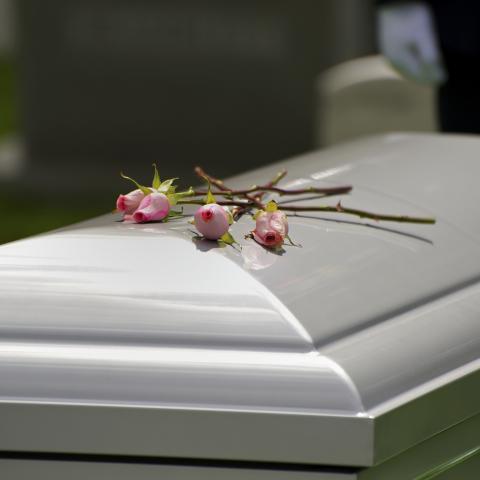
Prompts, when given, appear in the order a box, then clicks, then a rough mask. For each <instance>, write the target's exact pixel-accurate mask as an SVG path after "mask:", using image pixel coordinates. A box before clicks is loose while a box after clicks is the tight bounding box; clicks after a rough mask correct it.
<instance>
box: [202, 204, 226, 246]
mask: <svg viewBox="0 0 480 480" xmlns="http://www.w3.org/2000/svg"><path fill="white" fill-rule="evenodd" d="M194 222H195V227H196V228H197V230H198V231H199V232H200V233H201V234H202V235H203V236H204V237H205V238H208V239H209V240H218V239H219V238H220V237H221V236H222V235H224V234H225V233H227V232H228V228H229V226H230V225H229V223H228V214H227V212H226V211H225V209H224V208H223V207H222V206H221V205H218V204H217V203H208V204H207V205H202V206H201V207H200V208H199V209H198V210H197V211H196V212H195V216H194Z"/></svg>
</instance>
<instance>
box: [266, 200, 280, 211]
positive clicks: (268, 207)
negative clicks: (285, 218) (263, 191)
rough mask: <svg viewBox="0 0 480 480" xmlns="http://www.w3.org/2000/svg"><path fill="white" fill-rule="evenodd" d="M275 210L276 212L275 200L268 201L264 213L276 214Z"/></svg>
mask: <svg viewBox="0 0 480 480" xmlns="http://www.w3.org/2000/svg"><path fill="white" fill-rule="evenodd" d="M277 210H278V207H277V202H276V201H275V200H270V201H269V202H268V203H267V204H266V205H265V211H266V212H276V211H277Z"/></svg>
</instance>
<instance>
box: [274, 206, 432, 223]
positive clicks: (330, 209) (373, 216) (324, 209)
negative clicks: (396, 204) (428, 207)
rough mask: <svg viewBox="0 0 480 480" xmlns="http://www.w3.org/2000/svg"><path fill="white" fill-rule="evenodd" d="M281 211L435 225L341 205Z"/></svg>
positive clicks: (401, 216) (290, 208)
mask: <svg viewBox="0 0 480 480" xmlns="http://www.w3.org/2000/svg"><path fill="white" fill-rule="evenodd" d="M278 208H279V210H285V211H289V212H336V213H346V214H349V215H356V216H358V217H360V218H371V219H373V220H384V221H390V222H403V223H435V221H436V220H435V219H434V218H428V217H408V216H406V215H384V214H380V213H373V212H368V211H366V210H359V209H356V208H345V207H343V206H342V205H341V204H340V203H338V204H337V205H336V206H317V207H301V206H298V207H297V206H295V205H279V206H278Z"/></svg>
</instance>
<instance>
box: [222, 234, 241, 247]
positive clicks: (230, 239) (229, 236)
mask: <svg viewBox="0 0 480 480" xmlns="http://www.w3.org/2000/svg"><path fill="white" fill-rule="evenodd" d="M218 240H219V241H220V242H223V243H226V244H227V245H233V244H234V243H237V241H236V240H235V239H234V238H233V236H232V234H231V233H230V232H227V233H224V234H223V235H222V236H221V237H220V238H219V239H218Z"/></svg>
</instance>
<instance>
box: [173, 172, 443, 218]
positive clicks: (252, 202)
mask: <svg viewBox="0 0 480 480" xmlns="http://www.w3.org/2000/svg"><path fill="white" fill-rule="evenodd" d="M195 173H196V174H197V175H198V176H199V177H201V178H203V179H205V178H206V179H207V180H208V181H209V182H210V184H211V185H214V186H215V187H217V188H218V190H219V191H215V192H212V194H213V195H218V196H224V197H230V198H232V200H228V201H227V200H225V201H223V200H222V201H219V202H217V203H218V204H219V205H224V206H233V207H234V208H233V211H232V214H233V216H234V218H235V219H236V220H237V219H238V218H239V217H240V216H241V215H243V214H244V213H246V212H249V211H251V210H252V209H253V208H258V209H260V210H261V209H264V208H265V206H264V205H263V204H262V203H261V199H262V197H263V196H264V195H265V193H266V192H275V193H278V194H279V195H301V194H306V193H314V194H318V195H322V196H325V197H326V196H332V195H343V194H346V193H349V192H350V191H351V190H352V187H351V186H350V185H346V186H341V187H328V188H315V187H309V188H303V189H296V190H287V189H283V188H278V187H276V186H275V185H276V184H277V183H278V182H279V181H280V180H282V179H283V178H284V177H285V175H286V174H287V171H286V170H282V171H280V172H278V173H277V174H276V175H275V177H274V178H273V179H272V180H271V181H270V182H268V183H267V184H266V185H254V186H252V187H250V188H248V189H244V190H233V189H230V188H228V187H227V186H226V185H225V184H224V183H223V181H222V180H220V179H218V178H215V177H213V176H211V175H208V174H207V173H206V172H205V171H204V170H203V168H201V167H195ZM255 192H258V193H257V194H256V195H251V194H252V193H255ZM206 193H207V192H204V191H198V190H195V191H194V193H193V195H192V196H199V195H205V194H206ZM236 196H237V197H244V200H243V199H236V200H235V199H234V198H233V197H236ZM178 203H179V204H193V205H203V204H204V202H203V201H202V200H196V199H190V200H180V201H179V202H178ZM278 208H279V210H284V211H289V212H334V213H344V214H347V215H355V216H357V217H360V218H370V219H372V220H377V221H378V220H384V221H391V222H402V223H420V224H433V223H435V219H434V218H429V217H410V216H407V215H386V214H381V213H374V212H369V211H367V210H360V209H356V208H347V207H344V206H343V205H342V204H341V203H340V202H338V203H337V205H335V206H330V205H317V206H309V207H305V206H296V205H285V204H279V205H278Z"/></svg>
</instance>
